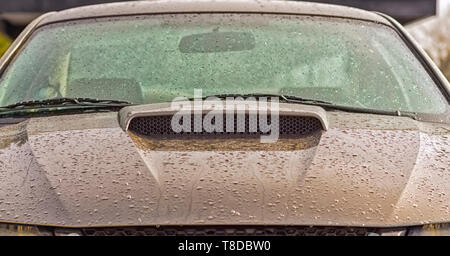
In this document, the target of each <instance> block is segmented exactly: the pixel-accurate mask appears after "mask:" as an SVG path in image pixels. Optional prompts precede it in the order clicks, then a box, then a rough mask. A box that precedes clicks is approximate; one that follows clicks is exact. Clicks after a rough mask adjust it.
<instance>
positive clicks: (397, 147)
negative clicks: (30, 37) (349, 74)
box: [0, 112, 450, 227]
mask: <svg viewBox="0 0 450 256" xmlns="http://www.w3.org/2000/svg"><path fill="white" fill-rule="evenodd" d="M327 115H328V117H327V119H328V120H329V122H330V127H329V130H328V131H326V132H323V134H322V135H321V138H320V140H319V141H318V143H317V144H316V145H314V146H310V147H306V148H301V149H291V148H283V143H284V142H283V140H280V141H279V142H277V143H278V145H279V147H278V148H275V149H274V148H270V147H268V148H267V150H264V149H258V150H246V149H245V148H241V149H229V148H223V149H221V148H215V149H214V150H208V149H207V148H206V147H205V148H202V147H199V146H198V143H197V145H196V144H193V143H192V142H191V141H190V140H185V141H184V143H185V145H180V144H179V143H178V144H174V145H173V148H170V149H167V148H166V149H162V150H159V149H157V148H156V149H155V148H149V147H146V145H148V144H146V143H141V142H142V140H144V141H145V140H147V139H144V138H141V139H142V140H139V139H136V137H137V136H135V135H132V134H131V133H127V132H124V131H123V129H122V128H121V127H120V125H119V122H118V116H117V114H116V113H97V114H81V115H70V116H69V115H68V116H52V117H39V118H31V119H28V120H26V121H23V122H21V123H18V124H15V125H9V126H3V127H0V134H1V135H0V136H1V141H2V143H1V145H0V159H1V161H0V194H1V197H0V198H1V199H0V221H3V222H19V223H36V224H40V225H58V226H122V225H193V224H194V225H195V224H205V225H206V224H211V225H213V224H214V225H217V224H219V225H220V224H227V225H233V224H236V225H237V224H250V225H251V224H255V225H256V224H258V225H280V224H281V225H343V226H383V227H384V226H405V225H415V224H420V223H433V222H445V221H450V218H449V217H448V216H450V215H449V212H450V208H449V207H450V205H449V202H450V194H449V193H448V191H450V172H448V171H449V169H448V168H449V165H448V164H449V163H450V154H449V153H450V152H449V143H450V125H449V124H437V123H435V124H433V123H421V122H418V121H414V120H412V119H410V118H407V117H391V116H380V115H366V114H351V113H344V112H328V113H327ZM205 143H211V142H208V141H206V142H205ZM229 143H232V144H236V143H238V144H239V143H240V142H239V141H229ZM255 143H259V141H257V142H255ZM177 145H179V147H178V146H177Z"/></svg>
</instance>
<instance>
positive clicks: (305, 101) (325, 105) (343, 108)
mask: <svg viewBox="0 0 450 256" xmlns="http://www.w3.org/2000/svg"><path fill="white" fill-rule="evenodd" d="M208 97H217V98H222V99H223V98H227V97H235V98H236V97H242V98H248V97H278V98H279V99H280V100H282V101H284V102H287V103H298V104H307V105H314V106H320V107H323V108H327V109H335V110H341V111H347V112H356V113H368V114H378V115H391V116H392V115H393V116H405V117H410V118H412V119H414V120H417V119H418V117H417V114H416V113H411V112H404V111H399V110H379V109H371V108H359V107H352V106H345V105H337V104H334V103H332V102H328V101H323V100H316V99H308V98H302V97H298V96H292V95H284V94H264V93H249V94H238V93H235V94H233V93H231V94H216V95H208V96H205V97H202V98H200V99H206V98H208ZM193 99H195V98H190V100H193Z"/></svg>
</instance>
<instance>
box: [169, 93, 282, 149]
mask: <svg viewBox="0 0 450 256" xmlns="http://www.w3.org/2000/svg"><path fill="white" fill-rule="evenodd" d="M257 98H258V99H256V97H246V98H243V97H226V99H225V100H223V99H220V98H218V97H214V96H212V97H207V98H206V99H203V93H202V90H201V89H194V100H193V103H192V102H191V101H189V100H188V99H187V98H186V97H177V98H175V99H174V100H173V101H172V104H171V108H172V110H175V111H177V112H176V113H175V114H174V115H173V117H172V121H171V126H172V130H173V131H174V132H176V133H181V132H187V133H200V132H206V133H214V132H216V133H222V132H227V133H234V132H237V133H244V132H250V133H256V132H260V133H261V137H260V141H261V143H273V142H276V141H277V140H278V137H279V131H280V129H279V99H278V97H270V99H269V97H257ZM269 117H270V118H269ZM246 118H248V124H249V125H248V126H247V127H246V125H245V119H246ZM192 119H193V120H192ZM269 119H270V122H269ZM192 124H193V125H192ZM246 129H247V130H246Z"/></svg>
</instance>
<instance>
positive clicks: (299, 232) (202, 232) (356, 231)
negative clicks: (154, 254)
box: [83, 226, 376, 236]
mask: <svg viewBox="0 0 450 256" xmlns="http://www.w3.org/2000/svg"><path fill="white" fill-rule="evenodd" d="M371 232H376V230H375V229H371V228H353V227H304V226H299V227H296V226H277V227H273V226H271V227H264V226H248V227H226V226H216V227H212V226H211V227H208V226H206V227H205V226H161V227H120V228H86V229H83V233H84V235H87V236H367V235H369V233H371Z"/></svg>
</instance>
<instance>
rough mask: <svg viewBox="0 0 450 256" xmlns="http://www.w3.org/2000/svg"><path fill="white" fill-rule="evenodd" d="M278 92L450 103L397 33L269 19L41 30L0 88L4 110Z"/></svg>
mask: <svg viewBox="0 0 450 256" xmlns="http://www.w3.org/2000/svg"><path fill="white" fill-rule="evenodd" d="M194 89H202V92H203V96H206V95H215V94H253V93H255V94H277V95H279V94H281V95H290V96H297V97H301V98H307V99H314V100H321V101H327V102H330V103H332V104H336V105H343V106H349V107H357V108H364V109H376V110H389V111H405V112H406V111H407V112H416V113H427V114H441V113H444V112H445V111H447V108H448V103H447V102H446V100H445V98H444V96H443V95H442V94H441V92H440V91H439V89H438V87H437V85H436V84H435V83H434V81H433V80H432V79H431V77H430V76H429V74H428V73H427V72H426V71H425V69H424V68H423V67H422V66H421V63H420V62H419V61H418V60H417V59H416V58H415V56H414V55H413V54H412V53H411V51H410V50H409V48H408V47H407V46H406V45H405V44H404V42H403V41H402V40H401V38H400V37H399V36H398V35H397V34H396V32H395V31H394V30H393V29H391V28H389V27H387V26H385V25H381V24H376V23H372V22H365V21H358V20H350V19H341V18H328V17H312V16H296V15H272V14H218V13H216V14H213V13H210V14H172V15H148V16H133V17H115V18H99V19H95V20H94V19H87V20H79V21H70V22H64V23H55V24H51V25H46V26H43V27H41V28H40V29H38V31H37V32H35V33H34V35H33V36H32V38H31V39H30V40H29V42H28V43H27V45H26V46H25V48H24V49H23V50H22V51H21V52H20V54H19V55H18V56H17V57H16V58H15V60H14V61H13V62H12V64H11V65H10V66H9V67H8V69H7V70H6V72H5V73H4V74H3V75H2V77H1V81H0V106H6V105H9V104H14V103H17V102H22V101H29V100H43V99H49V98H58V97H68V98H72V97H77V98H78V97H88V98H99V99H116V100H124V101H128V102H132V103H136V104H144V103H158V102H170V101H172V100H173V99H174V98H176V97H179V96H185V97H187V98H191V97H193V96H194Z"/></svg>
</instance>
